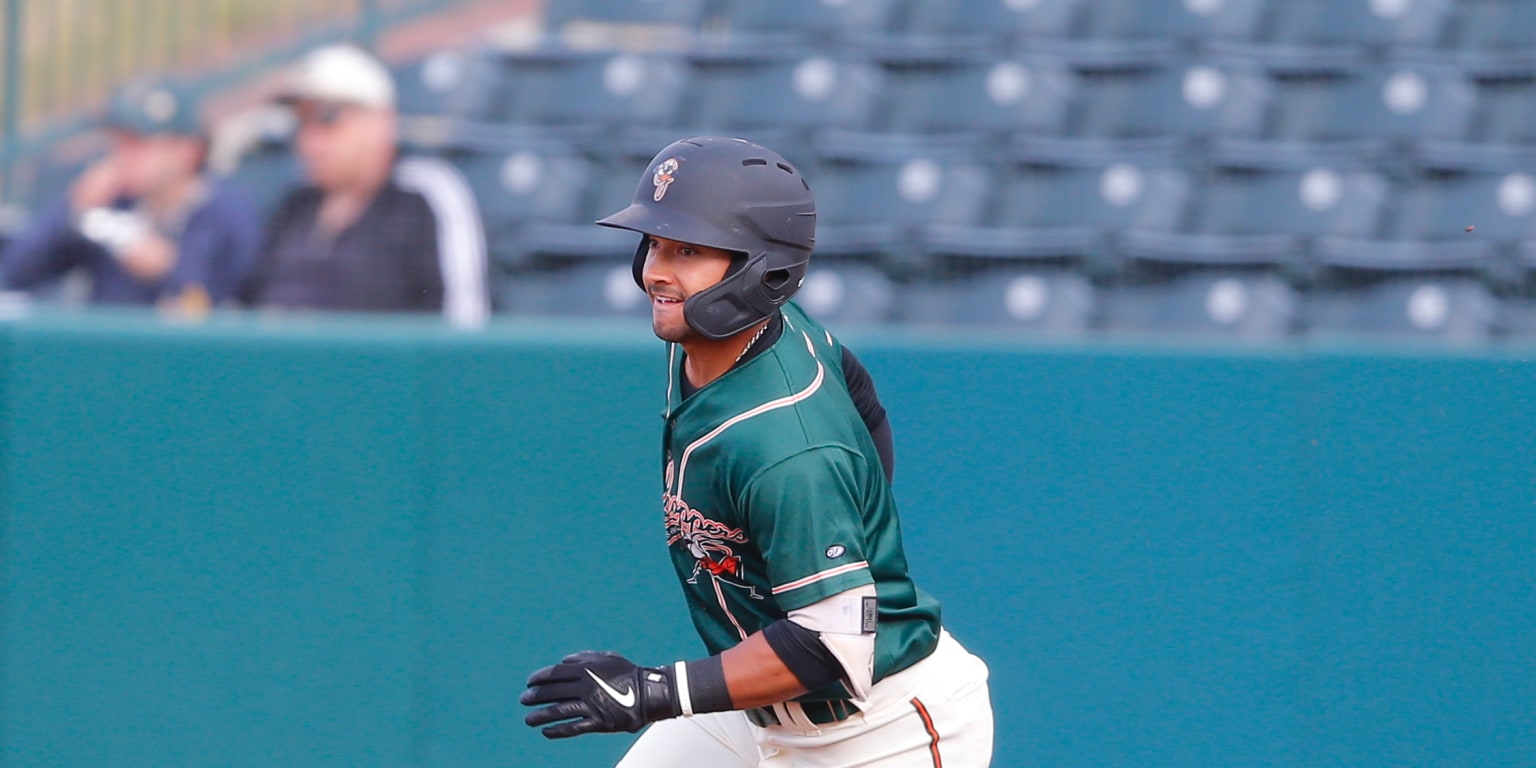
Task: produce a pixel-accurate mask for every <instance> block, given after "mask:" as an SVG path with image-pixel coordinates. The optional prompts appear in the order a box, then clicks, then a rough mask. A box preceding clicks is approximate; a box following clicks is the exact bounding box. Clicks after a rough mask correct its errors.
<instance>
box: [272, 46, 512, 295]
mask: <svg viewBox="0 0 1536 768" xmlns="http://www.w3.org/2000/svg"><path fill="white" fill-rule="evenodd" d="M280 101H281V102H282V103H284V104H286V105H288V106H289V107H290V108H291V109H292V110H293V113H294V116H295V118H296V119H297V125H298V127H297V136H296V142H295V145H296V148H297V151H298V154H299V159H300V161H301V162H302V164H303V166H304V169H305V172H306V175H307V176H308V182H309V183H308V184H307V185H305V186H301V187H299V188H297V189H295V190H293V191H292V192H290V193H289V194H288V195H287V197H286V198H284V200H283V201H282V203H281V204H280V205H279V206H278V208H277V211H276V213H275V214H274V215H273V217H272V220H271V221H270V222H269V225H268V229H267V233H266V238H265V242H264V244H263V247H262V249H261V252H260V254H259V256H258V259H257V264H256V268H255V269H254V270H253V272H252V275H251V278H250V279H249V280H248V281H247V283H246V285H245V286H244V288H243V290H242V297H243V298H244V299H245V300H246V302H247V303H249V304H251V305H253V306H256V307H262V308H279V309H298V310H341V311H373V312H393V311H419V312H437V311H439V310H442V309H443V308H444V279H443V271H442V269H441V266H440V263H439V253H440V250H441V248H440V244H442V243H446V242H452V239H451V238H449V239H443V238H441V237H440V235H441V234H443V233H442V227H441V226H440V222H439V218H438V216H437V215H435V213H434V210H433V207H432V205H430V204H429V200H428V199H427V198H426V197H424V196H423V194H421V193H420V192H417V191H413V190H408V189H406V188H405V187H403V186H402V185H401V184H400V183H399V182H398V181H397V175H396V114H395V86H394V83H393V81H392V80H391V79H390V76H389V72H388V71H387V70H386V69H385V68H384V66H383V65H382V64H380V63H379V62H378V60H376V59H374V58H373V57H372V56H370V55H368V54H367V53H365V52H363V51H362V50H360V49H358V48H356V47H353V46H350V45H333V46H327V47H324V48H320V49H318V50H316V51H314V52H312V53H311V54H309V55H308V56H306V57H305V58H304V59H303V60H302V61H300V62H299V63H298V64H297V65H296V66H294V67H293V69H292V70H290V71H289V73H288V78H287V83H286V86H285V88H284V90H283V92H282V93H281V95H280ZM471 204H472V202H471ZM463 219H464V217H458V218H457V219H455V221H457V222H459V223H458V224H456V226H464V224H463ZM468 225H469V226H473V227H474V228H475V230H476V231H475V233H474V236H475V237H476V238H478V237H480V235H479V232H478V228H479V221H478V213H477V212H476V213H475V214H474V218H473V219H471V220H469V222H468ZM461 239H462V238H461ZM482 248H483V246H482ZM482 290H483V279H482Z"/></svg>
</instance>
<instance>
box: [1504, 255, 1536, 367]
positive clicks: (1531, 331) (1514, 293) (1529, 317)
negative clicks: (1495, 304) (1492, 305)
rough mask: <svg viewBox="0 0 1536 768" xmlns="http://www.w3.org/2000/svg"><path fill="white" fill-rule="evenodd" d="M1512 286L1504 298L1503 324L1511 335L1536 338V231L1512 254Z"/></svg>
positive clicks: (1527, 339) (1521, 337) (1523, 338)
mask: <svg viewBox="0 0 1536 768" xmlns="http://www.w3.org/2000/svg"><path fill="white" fill-rule="evenodd" d="M1513 256H1514V258H1513V259H1512V261H1513V265H1512V266H1513V269H1512V270H1511V271H1512V272H1513V275H1512V276H1511V279H1510V281H1509V282H1510V283H1511V285H1512V290H1511V291H1510V295H1509V296H1506V297H1505V300H1504V302H1503V310H1504V314H1503V316H1502V319H1501V322H1500V325H1501V327H1502V328H1503V329H1504V330H1506V331H1508V332H1509V334H1510V335H1511V336H1515V337H1518V338H1520V339H1522V340H1525V341H1532V340H1536V232H1533V233H1532V234H1531V237H1530V238H1529V239H1527V240H1525V241H1523V242H1521V243H1520V244H1519V245H1518V246H1517V247H1516V248H1515V250H1514V254H1513Z"/></svg>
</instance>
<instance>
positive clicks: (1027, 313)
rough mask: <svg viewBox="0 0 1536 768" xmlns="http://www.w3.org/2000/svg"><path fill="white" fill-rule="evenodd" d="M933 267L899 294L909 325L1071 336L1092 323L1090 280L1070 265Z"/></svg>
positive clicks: (904, 315) (1093, 294) (1033, 264)
mask: <svg viewBox="0 0 1536 768" xmlns="http://www.w3.org/2000/svg"><path fill="white" fill-rule="evenodd" d="M935 267H936V269H935V271H934V273H933V274H932V275H931V276H928V277H925V278H923V279H920V280H916V281H914V282H913V285H912V287H911V288H910V289H909V290H907V291H906V292H905V293H904V295H903V298H902V300H901V305H902V307H903V308H904V309H903V315H902V316H903V319H904V320H905V321H906V322H908V323H910V324H913V325H919V326H926V325H963V326H971V327H994V328H998V329H1016V330H1024V331H1030V332H1034V333H1043V334H1052V335H1057V334H1061V335H1071V334H1079V333H1083V332H1085V331H1087V330H1089V329H1090V328H1091V327H1092V325H1093V323H1094V318H1095V311H1096V296H1095V292H1094V287H1093V284H1092V283H1091V282H1090V281H1089V279H1088V278H1087V277H1085V276H1084V275H1083V274H1082V273H1080V272H1077V271H1075V270H1072V269H1069V268H1064V267H1062V266H1060V265H1052V264H1049V263H1043V262H1042V263H1026V262H1014V263H1009V262H999V263H996V264H993V265H990V266H987V267H982V268H979V269H955V268H952V267H950V266H949V265H946V264H944V263H943V262H940V263H938V264H936V265H935Z"/></svg>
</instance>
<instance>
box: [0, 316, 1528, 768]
mask: <svg viewBox="0 0 1536 768" xmlns="http://www.w3.org/2000/svg"><path fill="white" fill-rule="evenodd" d="M848 340H849V341H850V343H852V344H854V345H855V348H856V349H858V350H859V351H860V353H861V356H862V357H863V358H864V359H865V362H866V363H867V365H868V366H869V368H870V369H871V370H872V371H873V372H874V373H875V375H876V377H877V380H878V382H879V384H880V388H881V392H882V395H883V397H884V399H885V401H886V403H887V405H888V406H889V407H890V409H891V410H892V412H893V418H894V422H895V426H896V431H897V446H898V454H899V468H898V471H897V482H896V486H897V494H898V498H899V499H900V502H901V509H902V514H903V518H904V524H905V526H906V538H907V541H908V546H909V552H910V554H911V559H912V562H913V568H914V571H915V574H916V577H917V579H918V580H919V582H920V583H922V584H924V585H925V586H926V587H927V588H928V589H929V590H930V591H932V592H934V593H935V594H936V595H938V596H939V598H940V599H941V600H943V601H944V603H945V618H946V621H947V623H948V624H949V626H950V627H951V628H952V630H953V631H954V633H955V635H956V636H957V637H959V638H960V640H961V641H962V642H964V643H966V644H968V645H970V646H971V647H972V648H973V649H975V650H976V651H978V652H979V653H981V654H982V655H983V656H984V657H985V658H986V659H987V660H988V662H989V663H990V664H991V666H992V671H993V678H992V681H993V698H994V702H995V706H996V710H997V715H998V718H997V730H998V739H997V744H998V757H997V760H996V762H995V765H998V766H1136V767H1144V766H1258V765H1285V766H1352V767H1357V766H1405V765H1416V766H1522V765H1523V766H1531V765H1536V450H1533V442H1536V436H1533V431H1536V430H1533V428H1536V364H1533V363H1532V361H1531V355H1530V351H1524V352H1522V351H1519V350H1496V351H1485V352H1481V353H1466V354H1428V353H1406V352H1405V353H1376V354H1368V353H1364V352H1352V351H1346V350H1329V349H1317V348H1301V347H1285V348H1280V349H1274V350H1246V351H1245V350H1228V351H1221V350H1210V349H1205V350H1176V349H1170V348H1146V347H1140V348H1130V347H1117V346H1103V345H1088V346H1048V345H1041V344H1028V343H1022V342H1014V341H1008V340H1006V339H994V340H991V341H986V340H982V341H974V340H973V341H966V340H964V339H963V337H960V336H955V335H950V336H919V335H891V334H873V333H866V334H856V333H850V334H848ZM662 354H663V353H662V350H661V347H660V345H659V344H658V343H657V342H655V341H654V340H651V339H649V338H648V334H647V332H646V329H645V328H644V327H643V323H642V324H638V325H620V326H608V325H567V326H547V325H525V324H509V325H505V326H496V327H494V328H492V329H491V330H488V331H484V332H477V333H457V332H453V331H449V330H445V329H436V328H429V327H425V326H421V325H416V324H412V323H409V322H403V321H319V320H272V319H241V318H236V319H223V318H220V319H215V320H214V321H212V322H209V323H205V324H201V325H180V324H175V323H162V322H160V321H157V320H154V319H151V318H143V317H137V316H77V317H51V318H50V317H43V318H35V319H30V320H22V321H17V322H11V323H0V452H3V463H0V557H3V570H0V576H3V583H0V765H4V766H5V767H6V768H41V767H43V766H49V767H54V766H69V767H70V768H75V767H79V766H113V768H138V767H140V766H144V767H148V766H156V767H161V766H220V767H227V766H240V767H244V766H251V767H253V768H254V767H256V766H261V767H262V768H270V767H271V766H284V767H285V768H307V767H309V766H443V767H448V766H454V767H460V766H510V765H539V766H560V767H564V766H588V765H594V766H596V765H609V764H611V763H612V761H613V760H614V759H615V758H616V757H617V756H618V755H619V754H620V753H621V752H622V751H623V748H624V745H625V744H626V743H627V741H628V737H624V736H591V737H585V738H581V739H576V740H573V741H569V742H562V743H550V742H545V741H544V740H543V739H542V738H541V737H539V736H537V735H536V734H535V733H534V732H532V731H531V730H530V729H528V728H526V727H524V726H523V725H522V723H521V718H522V715H523V708H522V707H520V706H518V705H517V704H516V698H517V695H518V693H519V692H520V691H521V689H522V683H523V679H524V678H525V676H526V675H527V674H528V672H529V671H531V670H532V669H534V668H535V667H538V666H541V665H543V664H545V663H549V662H551V661H553V660H555V659H557V658H558V657H559V656H560V655H562V654H564V653H567V652H570V651H574V650H579V649H582V648H589V647H590V648H612V649H616V650H620V651H623V652H625V653H627V654H629V655H631V656H632V657H634V658H636V659H639V660H642V661H645V662H652V663H659V662H665V661H669V660H672V659H674V658H677V657H680V656H691V655H696V654H698V653H699V652H700V646H699V644H698V641H697V640H696V639H695V638H693V637H692V636H691V630H690V628H689V626H688V621H687V619H686V617H685V615H684V610H683V607H682V604H681V601H680V599H679V593H678V590H677V587H676V586H675V584H674V583H673V582H672V577H671V576H670V575H669V573H668V563H667V559H666V557H665V555H664V552H663V548H662V543H661V537H660V531H659V514H658V511H657V510H658V492H659V472H660V467H659V459H658V457H657V455H656V452H657V450H658V445H659V442H658V441H659V436H658V435H659V433H658V430H659V428H660V418H659V408H660V403H661V400H660V396H661V389H662V386H663V372H662V366H663V358H662Z"/></svg>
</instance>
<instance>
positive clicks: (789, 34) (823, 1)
mask: <svg viewBox="0 0 1536 768" xmlns="http://www.w3.org/2000/svg"><path fill="white" fill-rule="evenodd" d="M898 3H899V0H774V1H773V2H763V0H722V4H721V7H720V8H719V10H718V12H717V13H715V14H713V15H712V16H711V17H710V19H709V20H708V21H707V22H706V23H705V25H704V28H703V30H702V35H701V37H702V39H703V41H704V42H705V43H706V44H710V45H713V46H715V47H718V48H721V49H728V48H736V49H742V48H759V49H771V48H776V47H779V46H784V45H790V46H803V45H807V44H809V45H816V46H823V47H824V46H826V45H829V44H847V43H850V42H854V41H860V40H863V41H868V40H872V39H877V38H880V37H883V36H884V35H885V34H886V33H887V32H889V30H890V29H891V25H892V23H893V22H894V20H895V14H896V12H897V10H898Z"/></svg>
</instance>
